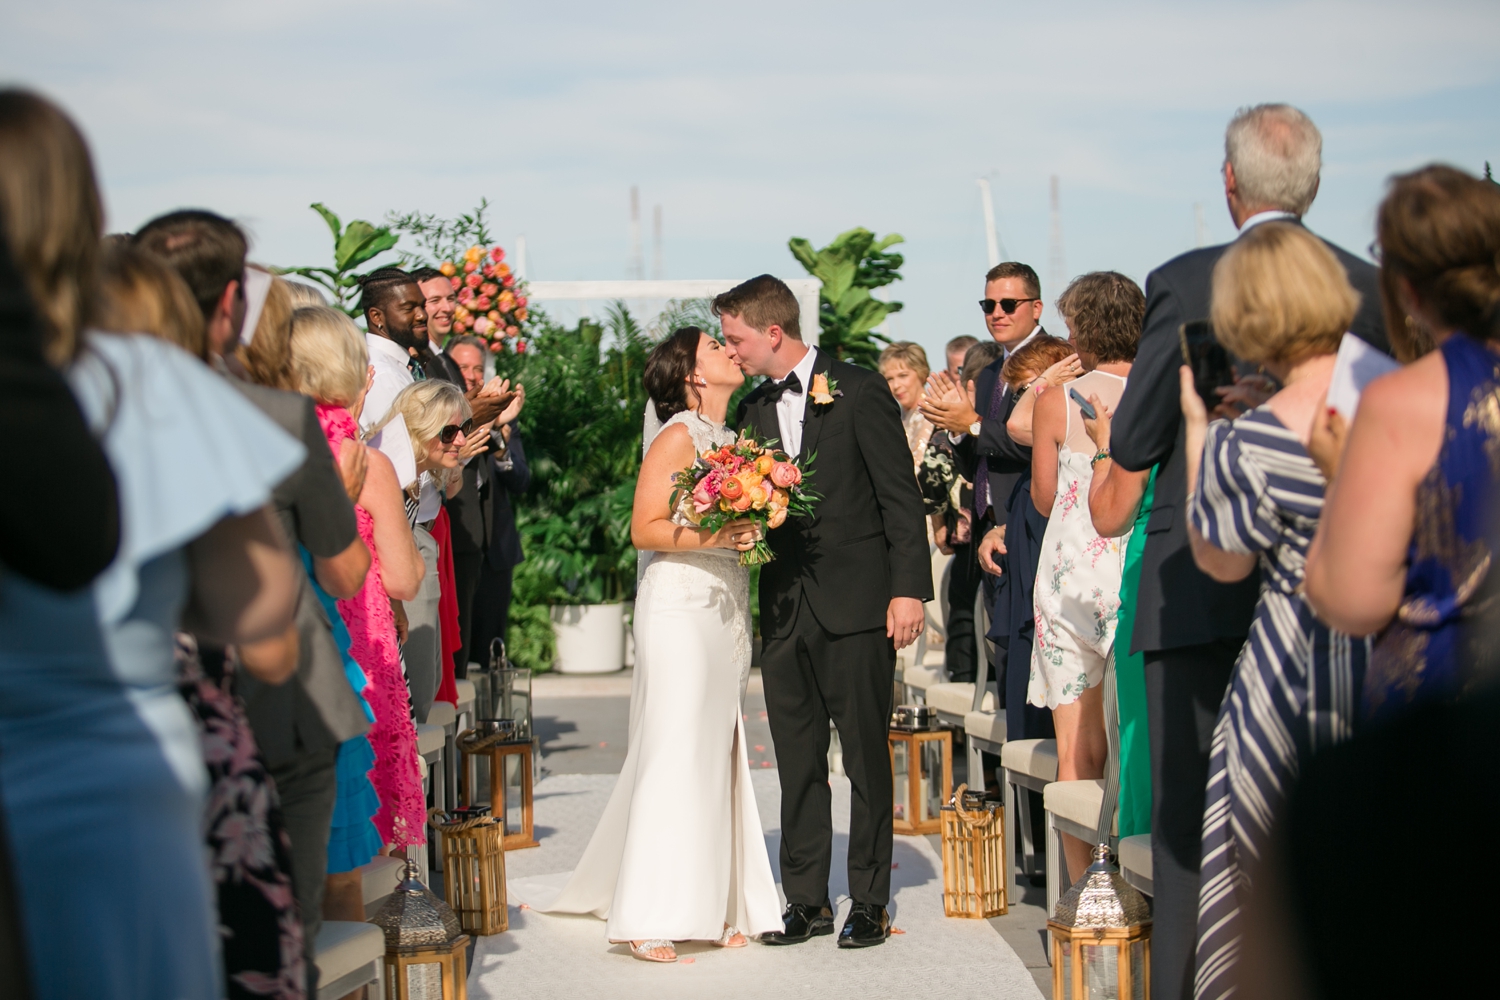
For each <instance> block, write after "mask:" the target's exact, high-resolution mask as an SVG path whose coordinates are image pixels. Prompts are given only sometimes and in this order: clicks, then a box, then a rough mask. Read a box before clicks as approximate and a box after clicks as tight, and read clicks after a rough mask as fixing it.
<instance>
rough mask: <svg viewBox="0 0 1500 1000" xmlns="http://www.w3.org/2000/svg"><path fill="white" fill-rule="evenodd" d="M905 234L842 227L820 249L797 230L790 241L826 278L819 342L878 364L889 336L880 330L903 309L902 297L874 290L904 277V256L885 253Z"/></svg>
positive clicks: (843, 356) (848, 357)
mask: <svg viewBox="0 0 1500 1000" xmlns="http://www.w3.org/2000/svg"><path fill="white" fill-rule="evenodd" d="M903 242H905V240H904V239H903V238H902V237H901V236H898V235H897V234H895V233H891V234H890V235H889V236H886V237H884V238H883V239H879V240H877V239H876V238H875V234H874V233H872V232H870V231H869V230H868V229H864V228H859V229H851V230H849V231H848V232H846V233H840V234H839V235H838V237H837V238H836V239H834V241H833V242H832V243H830V244H828V245H827V246H826V247H824V248H823V249H821V250H814V249H813V246H812V244H811V243H809V242H808V241H807V240H805V239H803V238H802V237H800V236H794V237H793V238H792V239H791V241H790V242H789V243H788V244H787V246H788V247H789V248H790V249H791V251H792V256H793V257H796V258H797V260H798V262H800V263H801V264H802V266H803V267H804V268H806V269H807V273H808V274H810V275H812V276H813V277H815V278H817V279H818V280H819V281H821V282H822V283H823V287H822V289H821V290H820V291H819V293H818V319H819V322H820V325H821V326H822V328H823V329H822V334H821V335H820V336H819V338H818V347H819V348H821V349H822V350H825V351H827V352H829V353H830V354H832V355H833V356H834V357H836V358H838V359H840V360H841V361H848V362H851V363H853V364H856V365H863V366H864V367H866V368H871V369H873V368H874V367H875V362H876V359H877V358H879V356H880V350H881V344H882V343H889V342H890V341H889V339H888V338H886V337H883V336H881V335H880V334H878V333H875V332H874V331H875V328H876V327H877V326H879V325H880V324H881V323H883V322H885V318H886V316H888V315H890V314H891V313H893V312H900V311H901V308H902V303H900V302H881V301H880V300H879V299H877V298H874V297H873V296H872V295H871V294H870V290H871V289H873V288H880V287H881V286H883V285H889V284H890V283H891V282H893V281H899V280H901V273H900V270H899V269H900V267H901V265H902V264H903V263H904V262H905V259H904V258H903V257H902V256H901V255H900V254H898V253H886V252H885V250H886V248H887V247H891V246H894V245H896V244H897V243H903Z"/></svg>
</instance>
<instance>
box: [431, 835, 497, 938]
mask: <svg viewBox="0 0 1500 1000" xmlns="http://www.w3.org/2000/svg"><path fill="white" fill-rule="evenodd" d="M431 816H432V826H433V829H435V830H436V831H437V833H438V836H439V837H440V838H441V840H442V852H443V895H444V896H446V897H447V902H448V906H449V907H450V908H451V909H452V910H453V913H454V915H455V916H457V917H458V922H459V926H461V927H462V928H463V929H464V931H465V933H468V934H477V935H481V936H486V935H490V934H501V933H504V932H505V931H507V930H509V929H510V912H509V910H508V909H507V907H506V897H505V823H504V822H503V821H502V820H497V819H495V818H494V817H492V816H484V817H477V818H474V819H469V820H464V821H461V822H457V823H445V822H443V813H442V811H441V810H438V809H434V810H432V813H431Z"/></svg>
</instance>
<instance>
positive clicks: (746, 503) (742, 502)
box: [729, 493, 753, 513]
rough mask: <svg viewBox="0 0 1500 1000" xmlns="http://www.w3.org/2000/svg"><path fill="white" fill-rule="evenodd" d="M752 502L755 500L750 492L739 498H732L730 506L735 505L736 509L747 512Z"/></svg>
mask: <svg viewBox="0 0 1500 1000" xmlns="http://www.w3.org/2000/svg"><path fill="white" fill-rule="evenodd" d="M752 502H753V500H752V499H751V496H750V494H749V493H746V494H745V495H744V496H742V497H740V498H739V499H738V500H732V501H730V503H729V506H730V507H733V508H734V509H735V510H736V511H739V512H741V513H743V512H745V511H747V510H749V509H750V504H751V503H752Z"/></svg>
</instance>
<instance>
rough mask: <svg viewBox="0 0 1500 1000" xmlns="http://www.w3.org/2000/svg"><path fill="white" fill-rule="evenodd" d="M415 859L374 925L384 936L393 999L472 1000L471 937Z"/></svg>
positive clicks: (386, 965) (408, 865) (375, 919)
mask: <svg viewBox="0 0 1500 1000" xmlns="http://www.w3.org/2000/svg"><path fill="white" fill-rule="evenodd" d="M420 876H421V869H420V867H419V866H418V865H417V863H416V862H415V861H412V860H410V859H408V860H407V862H406V876H405V877H404V878H403V879H402V880H401V881H400V882H399V883H397V885H396V891H395V892H393V893H391V897H390V898H389V899H387V900H386V901H385V903H384V904H383V905H382V906H381V907H380V910H379V912H377V913H376V914H375V916H374V918H373V919H371V921H370V923H372V924H375V925H376V926H378V927H379V928H380V929H381V930H382V931H384V932H385V981H386V984H387V989H388V990H389V996H390V1000H467V997H468V982H467V980H468V962H467V950H468V946H469V935H467V934H465V933H464V932H463V929H462V928H461V927H460V926H459V923H458V918H457V917H456V916H454V914H453V911H452V910H451V909H450V908H449V907H448V904H447V903H445V902H443V901H442V900H441V899H438V898H437V896H436V895H435V894H434V893H433V891H432V890H431V889H429V888H427V886H426V885H424V884H423V883H422V879H421V877H420Z"/></svg>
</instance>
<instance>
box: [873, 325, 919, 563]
mask: <svg viewBox="0 0 1500 1000" xmlns="http://www.w3.org/2000/svg"><path fill="white" fill-rule="evenodd" d="M878 367H879V368H880V374H881V375H883V376H884V377H885V383H886V385H888V386H890V387H891V395H892V396H895V397H896V402H897V403H898V404H900V406H901V423H902V425H903V426H904V427H905V429H906V447H907V448H908V449H910V450H911V462H912V469H913V470H914V471H915V470H920V469H921V467H922V455H923V453H924V452H926V451H927V439H928V438H930V437H932V424H930V423H928V422H927V418H926V417H924V416H922V411H921V410H919V409H917V404H919V403H921V402H922V384H923V383H924V382H926V381H927V376H928V375H930V374H932V368H931V367H930V366H929V365H928V364H927V352H926V351H924V350H922V345H921V344H913V343H912V342H911V341H909V340H899V341H897V342H896V343H894V344H891V345H890V346H889V347H887V348H886V349H885V350H883V351H881V352H880V361H879V362H878ZM929 534H931V532H929Z"/></svg>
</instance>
